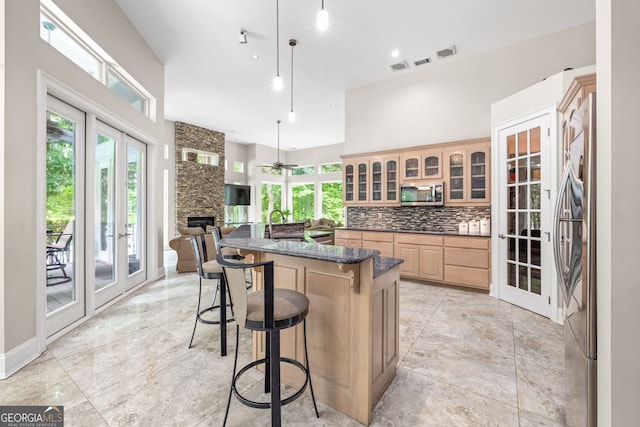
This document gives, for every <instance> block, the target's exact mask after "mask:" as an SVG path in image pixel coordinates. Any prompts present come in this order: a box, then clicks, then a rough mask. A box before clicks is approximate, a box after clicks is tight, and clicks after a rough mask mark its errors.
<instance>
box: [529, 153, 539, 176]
mask: <svg viewBox="0 0 640 427" xmlns="http://www.w3.org/2000/svg"><path fill="white" fill-rule="evenodd" d="M529 168H530V171H531V172H530V176H531V181H540V156H531V159H530V160H529Z"/></svg>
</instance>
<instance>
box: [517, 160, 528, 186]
mask: <svg viewBox="0 0 640 427" xmlns="http://www.w3.org/2000/svg"><path fill="white" fill-rule="evenodd" d="M527 163H528V162H527V159H520V160H518V182H527V181H528V179H529V174H528V170H527V166H528V164H527Z"/></svg>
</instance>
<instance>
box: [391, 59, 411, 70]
mask: <svg viewBox="0 0 640 427" xmlns="http://www.w3.org/2000/svg"><path fill="white" fill-rule="evenodd" d="M407 68H409V64H408V63H407V61H402V62H398V63H397V64H391V69H392V70H393V71H401V70H406V69H407Z"/></svg>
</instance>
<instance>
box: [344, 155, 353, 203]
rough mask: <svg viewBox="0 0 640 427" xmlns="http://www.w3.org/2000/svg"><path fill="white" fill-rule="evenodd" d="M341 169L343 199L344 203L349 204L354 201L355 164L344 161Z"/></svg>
mask: <svg viewBox="0 0 640 427" xmlns="http://www.w3.org/2000/svg"><path fill="white" fill-rule="evenodd" d="M343 170H344V172H343V177H342V184H343V190H342V191H343V195H344V197H343V201H344V203H345V204H349V203H353V202H354V201H355V195H354V188H355V165H354V164H353V163H345V165H344V169H343Z"/></svg>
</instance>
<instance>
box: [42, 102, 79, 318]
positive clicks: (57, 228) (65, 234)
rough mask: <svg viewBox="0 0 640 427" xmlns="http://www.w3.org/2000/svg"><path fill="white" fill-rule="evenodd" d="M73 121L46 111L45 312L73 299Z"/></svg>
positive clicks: (56, 308) (74, 127)
mask: <svg viewBox="0 0 640 427" xmlns="http://www.w3.org/2000/svg"><path fill="white" fill-rule="evenodd" d="M75 141H76V123H74V122H73V121H72V120H69V119H67V118H65V117H62V116H59V115H57V114H55V113H52V112H49V111H48V112H47V149H46V168H47V190H46V191H47V196H46V197H47V200H46V207H47V212H46V227H47V249H46V268H47V314H48V313H51V312H53V311H55V310H58V309H60V308H62V307H64V306H66V305H68V304H71V303H73V302H75V301H76V299H77V290H76V281H75V277H76V275H75V263H74V255H75V251H74V248H75V239H74V236H75V234H76V233H75V213H76V206H75V199H76V191H75V169H76V159H75Z"/></svg>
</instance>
